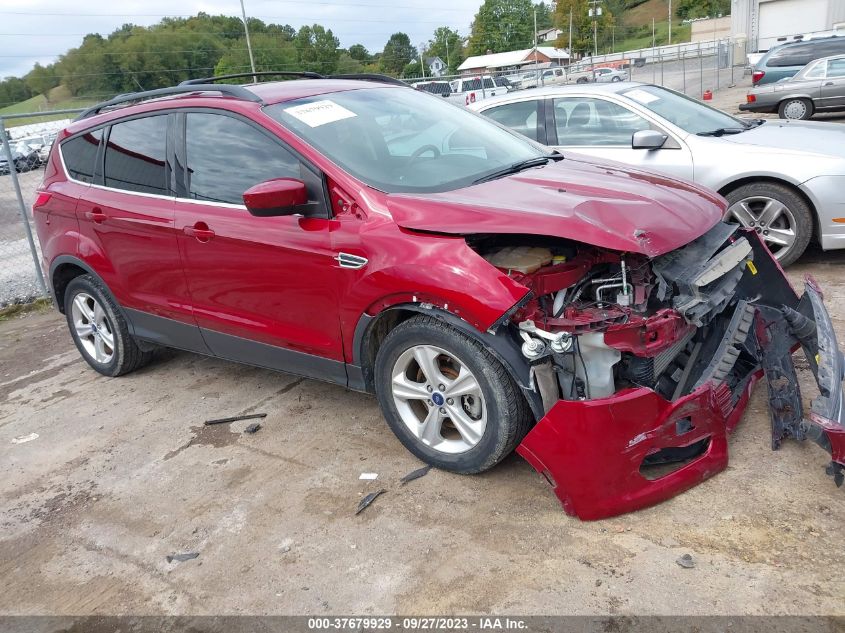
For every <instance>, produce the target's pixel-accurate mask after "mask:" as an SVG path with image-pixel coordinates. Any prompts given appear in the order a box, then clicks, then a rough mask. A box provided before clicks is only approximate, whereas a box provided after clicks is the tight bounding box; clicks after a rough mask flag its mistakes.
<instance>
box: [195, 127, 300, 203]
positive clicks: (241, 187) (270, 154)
mask: <svg viewBox="0 0 845 633" xmlns="http://www.w3.org/2000/svg"><path fill="white" fill-rule="evenodd" d="M185 133H186V137H185V146H186V152H187V185H186V190H187V195H188V197H189V198H193V199H195V200H208V201H210V202H224V203H227V204H243V194H244V191H246V190H247V189H249V188H250V187H252V186H253V185H257V184H258V183H260V182H264V181H265V180H270V179H272V178H297V179H303V174H302V165H301V163H300V161H299V159H297V158H296V156H294V155H293V154H292V153H291V152H289V151H288V150H287V149H285V148H284V147H282V146H281V145H280V144H279V143H277V142H275V141H274V140H272V139H271V138H270V137H268V136H267V135H265V134H263V133H262V132H260V131H259V130H257V129H256V128H254V127H253V126H251V125H249V124H248V123H244V122H243V121H239V120H238V119H235V118H232V117H230V116H225V115H222V114H211V113H200V112H189V113H188V115H187V123H186V128H185Z"/></svg>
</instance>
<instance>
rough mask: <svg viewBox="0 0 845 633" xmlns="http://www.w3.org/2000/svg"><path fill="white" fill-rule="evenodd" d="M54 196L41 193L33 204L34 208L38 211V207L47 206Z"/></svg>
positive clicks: (44, 192)
mask: <svg viewBox="0 0 845 633" xmlns="http://www.w3.org/2000/svg"><path fill="white" fill-rule="evenodd" d="M51 196H52V194H50V193H47V192H46V191H40V192H39V193H38V197H37V198H36V199H35V202H33V203H32V208H33V209H37V208H38V207H43V206H44V205H45V204H47V203H48V202H50V197H51Z"/></svg>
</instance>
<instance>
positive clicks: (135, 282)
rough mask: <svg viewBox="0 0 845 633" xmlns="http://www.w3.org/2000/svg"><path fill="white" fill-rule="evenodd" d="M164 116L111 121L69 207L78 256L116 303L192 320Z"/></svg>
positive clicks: (165, 116)
mask: <svg viewBox="0 0 845 633" xmlns="http://www.w3.org/2000/svg"><path fill="white" fill-rule="evenodd" d="M167 120H168V117H167V115H160V116H151V117H145V118H139V119H133V120H129V121H123V122H119V123H116V124H114V125H112V127H111V130H110V132H108V133H107V139H106V148H105V152H104V154H105V155H104V158H103V173H102V174H100V173H97V174H96V175H95V177H94V181H95V183H96V182H100V183H103V184H105V186H103V184H92V185H91V186H90V187H89V189H88V191H87V192H86V194H85V196H84V197H83V198H82V199H81V200H80V201H79V204H78V205H77V208H76V213H77V217H78V218H79V226H80V232H81V240H80V255H81V257H82V258H83V259H84V260H85V261H87V262H89V263H90V264H91V265H92V267H93V268H94V270H96V271H97V272H98V273H99V274H100V275H101V276H102V278H103V280H104V281H105V282H106V284H107V285H108V287H109V288H110V289H111V291H112V292H113V293H114V295H115V297H116V299H117V300H118V301H119V302H120V303H121V305H123V306H125V307H127V308H132V309H135V310H139V311H142V312H147V313H150V314H154V315H157V316H161V317H165V318H169V319H177V320H180V321H183V322H186V323H190V324H193V318H192V317H191V309H190V304H189V302H188V295H187V284H186V283H185V276H184V273H183V272H182V262H181V259H180V257H179V249H178V245H177V241H176V231H175V224H174V207H173V198H172V197H170V196H169V195H168V194H169V188H168V186H167V169H166V142H165V137H166V131H167ZM98 171H99V170H98Z"/></svg>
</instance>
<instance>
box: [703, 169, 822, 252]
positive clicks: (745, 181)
mask: <svg viewBox="0 0 845 633" xmlns="http://www.w3.org/2000/svg"><path fill="white" fill-rule="evenodd" d="M761 182H762V183H766V182H768V183H771V184H775V185H781V186H783V187H787V188H789V190H790V191H792V192H793V193H795V194H796V195H797V196H798V197H799V198H801V199H802V200H803V201H804V202H806V203H807V207H808V208H809V209H810V214H811V215H812V219H813V234H812V236H811V238H810V239H811V240H813V241H818V239H819V235H821V227H820V224H819V213H818V210H817V209H816V205H814V204H813V201H812V200H810V198H809V197H808V196H807V194H806V193H804V192H803V191H802V190H801V187H799V186H798V185H796V184H795V183H793V182H790V181H788V180H784V179H783V178H776V177H774V176H743V177H742V178H737V179H736V180H732V181H730V182H729V183H726V184H723V185H722V186H721V187H720V188H719V190H718V193H719V195H721V196H724V197H727V196H728V194H729V193H731V192H732V191H735V190H736V189H739V188H740V187H742V186H744V185H751V184H755V183H761Z"/></svg>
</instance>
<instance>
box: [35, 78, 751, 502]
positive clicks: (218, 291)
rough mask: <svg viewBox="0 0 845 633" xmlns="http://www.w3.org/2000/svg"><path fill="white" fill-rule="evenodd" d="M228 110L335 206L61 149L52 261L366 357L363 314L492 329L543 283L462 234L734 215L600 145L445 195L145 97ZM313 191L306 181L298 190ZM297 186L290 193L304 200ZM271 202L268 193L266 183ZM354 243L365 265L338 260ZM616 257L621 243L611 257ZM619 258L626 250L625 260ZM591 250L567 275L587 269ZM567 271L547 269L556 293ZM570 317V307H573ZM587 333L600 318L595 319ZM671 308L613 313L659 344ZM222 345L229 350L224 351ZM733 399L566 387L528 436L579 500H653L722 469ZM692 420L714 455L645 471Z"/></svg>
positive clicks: (126, 289) (250, 111) (272, 337)
mask: <svg viewBox="0 0 845 633" xmlns="http://www.w3.org/2000/svg"><path fill="white" fill-rule="evenodd" d="M361 87H366V88H370V89H372V88H380V87H383V86H381V85H380V84H372V83H362V82H360V81H334V80H319V81H313V80H312V81H290V82H282V83H275V84H262V85H257V86H253V87H250V90H253V91H254V92H256V93H257V94H259V96H261V97H262V98H263V99H264V101H265V102H266V103H268V104H272V103H278V102H282V101H286V100H290V99H296V98H300V97H305V96H311V95H315V94H324V93H331V92H335V91H340V90H354V89H357V88H361ZM184 107H193V108H195V107H202V108H213V109H224V110H227V111H230V112H234V113H237V114H239V115H241V116H243V117H246V118H248V119H250V120H252V121H254V122H256V123H258V124H260V125H261V126H263V127H264V128H265V129H267V130H269V131H270V132H272V133H273V134H275V135H276V136H278V138H280V139H281V140H282V141H284V142H285V143H286V144H287V145H289V146H290V147H292V148H293V149H295V150H296V151H298V152H299V153H300V154H301V155H302V156H304V157H305V158H306V159H308V160H309V161H311V162H312V163H313V164H314V165H315V166H316V167H317V168H319V169H320V170H321V171H322V172H323V173H324V174H325V177H326V183H327V190H328V192H329V195H330V198H331V200H330V204H331V208H332V210H333V217H332V218H331V219H316V218H302V217H295V216H286V217H254V216H251V215H249V214H248V213H246V212H245V210H243V209H237V210H233V209H232V208H227V207H226V206H221V205H216V206H215V205H209V204H203V202H202V201H198V200H184V199H178V198H172V197H165V196H161V197H149V196H146V197H138V196H135V195H134V194H131V193H122V192H120V191H115V190H113V189H106V188H104V187H97V186H93V185H86V184H81V183H77V182H73V181H70V180H69V179H68V178H67V176H66V175H65V170H64V168H63V166H62V165H61V162H60V159H59V152H58V151H53V152H52V154H51V157H50V162H49V164H48V166H47V171H46V174H45V178H44V184H43V188H42V189H43V191H45V192H48V193H49V194H50V195H49V197H48V199H47V200H44V199H43V198H40V199H39V203H40V204H39V205H38V206H36V208H35V209H34V212H35V213H34V215H35V221H36V227H37V231H38V235H39V238H40V240H41V244H42V249H43V257H44V267H45V270H46V271H48V272H49V271H50V269H51V265H52V263H53V262H54V260H55V259H56V258H57V257H59V256H62V255H72V256H75V257H78V258H79V259H80V260H81V261H82V262H84V263H85V264H86V265H87V266H88V267H90V268H91V269H92V270H93V271H95V272H96V273H97V274H98V275H99V276H100V277H101V278H102V279H103V280H104V281H105V283H106V284H107V286H108V287H109V289H110V290H111V291H112V293H113V295H114V296H115V298H116V299H117V301H118V302H119V303H120V304H121V305H122V306H124V307H126V308H132V309H134V310H138V311H142V312H147V313H150V314H154V315H158V316H162V317H167V318H168V319H172V320H175V321H178V322H181V323H183V324H186V325H194V326H197V325H198V326H200V327H203V328H207V329H209V330H215V331H218V332H222V333H225V334H231V335H235V336H239V337H243V338H247V339H251V340H254V341H259V342H262V343H268V344H271V345H274V346H278V347H281V348H286V349H289V350H295V351H299V352H305V353H308V354H312V355H315V356H319V357H323V358H326V359H331V360H336V361H341V362H346V363H353V362H354V361H355V360H356V359H355V358H354V354H355V350H354V348H353V341H354V338H355V330H356V326H357V325H358V323H359V321H360V320H361V318H362V315H370V316H374V315H377V314H378V313H379V312H381V311H383V310H385V309H387V308H390V307H391V306H395V305H400V304H409V303H415V304H431V305H433V306H436V307H438V308H440V309H442V310H444V311H446V312H449V313H451V314H452V315H455V316H457V317H460V318H461V319H463V320H464V321H466V322H467V323H468V324H469V325H471V326H472V327H474V328H476V329H477V330H478V331H479V332H484V331H486V330H487V329H488V328H489V327H490V326H491V325H492V324H494V323H495V322H496V321H497V320H498V319H500V318H501V317H502V315H503V314H505V313H506V312H507V311H508V310H510V309H511V308H512V307H513V306H514V305H515V304H517V302H519V301H520V300H522V299H523V298H524V297H525V296H526V294H527V293H528V291H529V290H528V288H527V286H526V285H524V284H522V283H520V282H519V279H518V277H516V276H514V277H511V276H509V275H507V274H506V273H505V272H503V271H501V270H499V269H497V268H495V267H493V266H492V265H490V264H489V263H488V262H487V261H485V260H484V259H483V258H482V257H481V256H480V255H478V254H477V253H476V252H475V251H473V250H472V249H471V248H470V247H469V246H468V245H467V243H466V241H465V240H464V238H463V237H462V236H461V234H491V233H502V234H533V235H543V236H553V237H560V238H566V239H570V240H576V241H578V242H581V243H586V244H592V245H594V246H595V247H598V248H601V249H608V250H610V251H625V252H628V253H636V254H640V255H642V256H644V257H655V256H657V255H660V254H663V253H666V252H668V251H671V250H673V249H676V248H678V247H680V246H682V245H685V244H687V243H688V242H690V241H691V240H693V239H695V238H696V237H698V236H699V235H701V234H703V233H704V232H705V231H707V230H708V229H709V228H710V227H712V226H713V225H714V224H715V223H716V222H717V221H718V220H719V219H720V218H721V216H722V214H723V211H724V209H725V203H724V200H723V199H722V198H720V197H719V196H717V195H716V194H714V193H713V192H710V191H708V190H705V189H703V188H700V187H697V186H695V185H693V184H690V183H681V182H678V181H675V180H670V179H667V178H665V177H662V176H659V175H655V174H649V173H647V172H641V171H637V170H634V169H623V168H622V167H620V166H617V165H615V164H611V163H603V162H599V161H597V160H593V159H587V158H570V157H567V159H566V160H563V161H561V162H560V163H557V164H552V165H549V166H546V167H543V168H540V169H533V170H531V171H527V172H523V173H521V174H518V175H513V176H509V177H505V178H501V179H499V180H493V181H490V182H486V183H483V184H479V185H475V186H472V187H468V188H464V189H460V190H457V191H452V192H448V193H440V194H430V195H408V194H393V195H390V194H385V193H382V192H379V191H376V190H374V189H372V188H370V187H368V186H366V185H365V184H363V183H362V182H360V181H358V180H357V179H355V178H353V177H352V176H350V175H349V174H347V173H345V172H344V171H343V170H341V169H339V168H338V167H337V166H336V165H334V164H333V163H332V162H331V160H330V159H329V158H327V157H326V156H324V155H322V154H320V153H318V152H317V151H315V150H314V149H313V148H312V147H310V146H308V145H307V144H305V143H304V142H303V141H302V140H301V139H299V138H298V137H297V136H295V135H294V134H292V133H290V132H289V131H288V130H286V129H285V128H284V127H283V126H282V125H281V124H279V123H277V122H275V121H274V120H272V119H270V118H269V117H268V116H266V115H265V114H264V113H263V112H262V111H261V106H260V104H256V103H252V102H247V101H241V100H237V99H232V98H226V97H210V96H188V97H184V96H183V97H178V98H169V99H160V100H157V101H151V102H146V103H142V104H140V105H137V106H132V107H131V113H132V114H137V113H142V112H153V111H157V110H171V111H172V110H175V109H179V108H184ZM126 114H127V113H126V112H124V111H122V110H114V111H111V112H108V113H106V114H102V115H98V116H96V117H94V118H91V119H86V120H83V121H81V122H78V123H74V124H73V125H71V126H70V127H69V128H68V129H67V130H65V131H64V132H62V134H61V135H60V136H59V139H58V142H57V143H56V146H58V144H59V142H61V141H62V140H63V139H65V138H67V136H69V135H71V134H74V133H76V132H79V131H82V130H85V129H87V128H89V127H91V126H93V125H98V124H101V123H103V122H106V121H110V120H117V119H119V118H122V117H124V116H126ZM300 193H301V192H300ZM300 193H295V194H292V197H291V198H290V201H293V202H294V203H300V202H301V201H302V200H301V197H298V196H299V195H300ZM253 194H255V195H254V198H255V201H256V204H262V205H267V204H269V203H268V202H267V201H266V200H265V199H263V198H262V196H263V195H265V194H266V192H265V194H262V191H260V190H256V191H253ZM339 252H344V253H349V254H351V255H357V256H360V257H364V258H366V259H367V260H368V264H367V266H366V268H362V269H360V270H348V269H342V268H340V266H339V264H338V262H337V261H336V260H335V256H336V255H337V254H338V253H339ZM601 256H606V255H600V257H601ZM613 257H617V256H615V255H614V256H613ZM586 269H587V264H586V263H583V262H582V263H579V262H574V263H573V264H572V266H570V267H568V268H567V269H566V270H563V271H561V272H557V273H555V274H558V275H567V274H568V275H572V276H573V278H575V279H577V278H578V277H580V276H581V275H583V274H584V272H585V271H586ZM560 282H561V279H548V280H546V281H545V282H544V281H543V280H537V283H540V284H542V283H546V284H547V288H548V289H551V288H553V287H554V286H555V284H556V283H558V284H559V283H560ZM566 317H567V315H565V314H564V315H563V316H562V317H561V319H562V320H564V319H566ZM584 325H585V327H586V328H587V329H589V324H588V323H587V324H584ZM685 328H686V325H685V324H684V323H682V322H680V321H679V318H678V315H677V314H676V313H674V312H673V311H666V312H665V313H658V314H657V315H654V316H653V317H651V318H649V319H640V320H633V321H631V322H627V323H625V324H624V325H620V326H619V327H615V328H614V327H611V329H610V330H609V331H608V332H607V334H606V341H607V344H608V345H611V346H613V347H616V348H618V349H620V350H640V351H644V352H647V353H646V355H653V354H656V353H657V352H658V351H660V350H661V349H663V348H664V347H665V346H666V345H668V344H671V342H673V341H674V340H677V338H678V337H680V336H681V335H682V334H683V333H684V332H685V331H686V330H685ZM211 351H212V352H214V350H213V349H212V350H211ZM750 388H751V386H750V385H749V386H748V388H747V389H746V392H745V395H744V396H743V397H742V399H741V401H740V402H739V404H738V406H736V407H735V408H734V409H733V410H731V411H727V410H725V407H724V406H723V403H724V401H725V400H724V389H722V388H720V387H712V386H705V387H702V388H701V389H699V390H697V391H696V392H694V393H692V394H690V395H688V396H686V397H684V398H681V399H680V400H678V401H676V402H672V403H670V402H667V401H665V400H663V399H662V398H660V397H659V396H658V395H657V394H655V393H654V392H652V391H650V390H648V389H644V388H642V389H636V390H628V391H625V392H622V393H619V394H617V395H615V396H613V397H610V398H606V399H601V400H593V401H584V402H578V401H559V402H558V403H557V404H556V405H554V406H553V408H552V409H551V410H550V411H549V412H548V414H547V415H546V416H545V417H544V418H542V419H541V420H540V421H539V422H538V423H537V425H536V426H535V427H534V429H533V430H532V431H531V432H530V433H529V434H528V436H527V437H526V438H525V440H524V442H523V443H522V445H521V446H520V447H519V448H518V449H517V450H518V452H519V453H520V454H522V455H523V456H524V457H525V458H526V459H528V461H529V462H531V463H532V465H534V466H535V467H536V468H537V469H538V470H539V471H541V472H545V473H547V475H548V476H549V477H550V478H551V479H552V480H553V481H554V483H555V484H556V493H557V495H558V496H559V497H560V499H561V501H562V503H563V504H564V507H565V508H566V510H567V511H568V512H570V513H574V514H577V515H578V516H580V517H582V518H585V519H586V518H599V517H603V516H609V515H612V514H618V513H620V512H626V511H629V510H633V509H636V508H639V507H642V506H644V505H648V504H652V503H656V502H658V501H660V500H662V499H666V498H668V497H670V496H672V495H674V494H677V493H678V492H680V491H682V490H684V489H686V488H689V487H690V486H692V485H694V484H696V483H697V482H699V481H701V480H703V479H705V478H707V477H709V476H711V475H712V474H714V473H716V472H718V471H719V470H721V469H723V468H724V467H725V464H726V461H727V440H726V435H727V433H728V432H729V430H730V429H731V428H733V426H734V425H735V424H736V423H737V421H738V420H739V417H740V416H741V414H742V412H743V410H744V408H745V404H746V402H747V397H748V391H749V390H750ZM683 417H690V418H691V419H692V421H693V424H694V426H695V429H694V430H693V431H691V432H690V433H689V440H690V442H693V441H696V440H699V439H701V438H703V437H708V438H710V447H709V449H708V450H707V451H706V453H705V454H704V455H702V456H701V457H699V458H697V459H696V460H694V461H693V462H692V463H690V464H688V465H686V466H684V467H683V468H681V469H680V470H678V471H676V472H674V473H673V474H671V475H667V476H666V477H664V478H662V479H658V480H656V481H651V482H649V481H647V480H645V479H643V478H642V477H641V476H640V475H639V473H638V472H637V470H638V468H639V463H640V461H641V460H642V458H643V457H644V456H645V455H646V454H648V453H649V452H650V451H653V450H655V449H657V448H659V447H661V446H663V445H668V444H667V442H669V441H670V440H671V439H672V438H673V437H674V436H673V430H674V429H675V421H676V420H678V419H679V418H683Z"/></svg>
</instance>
